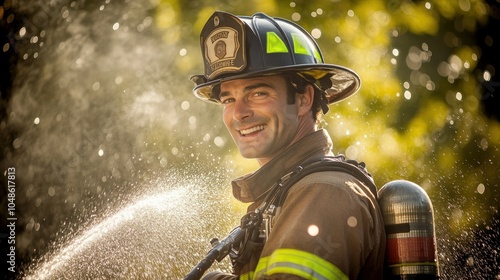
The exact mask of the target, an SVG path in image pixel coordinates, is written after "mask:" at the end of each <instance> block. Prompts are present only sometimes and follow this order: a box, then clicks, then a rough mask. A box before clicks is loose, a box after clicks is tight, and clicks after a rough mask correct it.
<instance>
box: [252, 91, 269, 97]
mask: <svg viewBox="0 0 500 280" xmlns="http://www.w3.org/2000/svg"><path fill="white" fill-rule="evenodd" d="M253 96H256V97H259V96H267V92H263V91H258V92H255V93H254V94H253Z"/></svg>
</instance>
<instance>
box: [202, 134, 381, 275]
mask: <svg viewBox="0 0 500 280" xmlns="http://www.w3.org/2000/svg"><path fill="white" fill-rule="evenodd" d="M331 147H332V144H331V140H330V137H329V135H328V134H327V132H326V131H325V130H320V131H317V132H315V133H313V134H311V135H309V136H307V137H305V138H303V139H301V140H300V141H299V142H297V143H295V144H294V145H293V146H291V147H290V148H289V149H287V150H286V151H284V152H283V153H281V154H280V155H279V156H278V157H276V158H274V159H273V160H271V161H270V162H268V163H267V164H266V165H264V166H262V167H261V168H260V169H258V170H257V171H256V172H254V173H252V174H248V175H246V176H243V177H240V178H237V179H235V180H234V181H233V182H232V185H233V194H234V196H235V197H236V198H237V199H238V200H240V201H242V202H252V204H251V205H250V206H249V207H248V211H249V212H250V211H254V210H255V209H256V208H257V207H259V206H260V204H261V203H262V200H263V199H264V196H265V192H266V191H267V190H268V189H269V188H270V187H271V186H273V184H274V183H275V182H276V181H277V180H278V179H280V178H281V177H282V176H283V175H284V174H286V173H288V172H290V171H292V170H293V169H294V168H296V167H297V166H298V165H299V164H300V163H302V162H303V161H304V160H306V159H308V158H312V157H319V156H323V155H332V151H331ZM384 252H385V232H384V225H383V220H382V216H381V213H380V209H379V206H378V203H377V199H376V196H375V195H374V194H373V193H372V192H371V191H370V190H369V188H368V187H367V186H365V185H364V184H363V183H362V182H361V181H359V180H358V179H356V178H355V177H353V176H351V175H349V174H347V173H343V172H338V171H324V172H317V173H313V174H310V175H307V176H305V177H304V178H302V179H301V180H300V181H298V182H297V183H296V184H295V185H293V186H292V187H291V188H290V189H289V191H288V195H287V198H286V200H285V202H284V204H283V206H282V208H281V210H280V212H279V213H278V215H277V216H276V217H275V218H274V225H273V227H272V231H271V233H270V235H269V239H268V240H267V242H266V244H265V245H264V248H263V249H262V252H255V253H254V254H253V255H252V258H251V259H250V261H249V262H248V263H247V264H245V265H244V266H243V267H242V269H241V271H238V272H237V274H238V275H239V276H240V279H253V278H256V279H301V278H307V277H308V276H314V277H317V278H319V279H382V271H383V264H384ZM236 278H237V277H236V276H235V275H227V274H222V273H220V272H214V273H210V274H209V275H207V276H206V277H205V278H204V279H236Z"/></svg>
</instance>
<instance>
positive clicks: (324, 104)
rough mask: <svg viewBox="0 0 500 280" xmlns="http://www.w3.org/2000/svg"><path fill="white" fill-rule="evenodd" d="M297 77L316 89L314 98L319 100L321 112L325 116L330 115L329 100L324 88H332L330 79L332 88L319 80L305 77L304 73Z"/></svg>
mask: <svg viewBox="0 0 500 280" xmlns="http://www.w3.org/2000/svg"><path fill="white" fill-rule="evenodd" d="M297 75H298V76H299V77H301V78H302V79H304V80H305V81H306V82H308V83H310V84H311V85H312V86H313V87H314V89H315V92H314V98H317V99H319V104H320V105H321V111H323V115H324V114H326V113H328V111H330V108H329V107H328V98H326V91H325V90H324V89H323V88H329V87H331V81H330V78H329V77H328V79H327V80H328V81H329V82H330V86H328V85H326V83H325V82H323V83H321V81H320V80H317V79H315V78H313V77H311V76H309V75H305V74H302V73H297ZM325 78H326V76H325V77H323V78H322V79H325ZM325 86H326V87H325Z"/></svg>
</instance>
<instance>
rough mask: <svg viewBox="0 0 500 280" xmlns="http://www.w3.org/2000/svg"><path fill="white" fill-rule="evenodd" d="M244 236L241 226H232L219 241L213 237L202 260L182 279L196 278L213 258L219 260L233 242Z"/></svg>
mask: <svg viewBox="0 0 500 280" xmlns="http://www.w3.org/2000/svg"><path fill="white" fill-rule="evenodd" d="M244 236H245V230H243V229H241V227H239V226H238V227H236V228H234V229H233V230H232V231H231V232H230V233H229V235H228V236H226V237H225V238H224V239H222V240H221V241H219V240H218V239H217V238H214V239H212V240H211V241H210V243H211V244H212V249H211V250H210V251H208V253H207V255H206V256H205V258H204V259H203V260H201V261H200V262H199V263H198V264H197V265H196V266H195V267H194V268H193V269H192V270H191V271H190V272H189V273H188V274H187V275H186V276H185V277H184V280H198V279H200V278H201V276H203V274H204V273H205V271H207V269H209V268H210V267H211V266H212V264H213V263H214V261H215V260H217V261H218V262H220V261H221V260H222V259H224V258H225V257H226V256H227V255H228V254H229V252H230V251H231V248H232V247H233V244H235V243H239V242H241V240H243V237H244Z"/></svg>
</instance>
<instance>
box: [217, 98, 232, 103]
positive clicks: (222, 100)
mask: <svg viewBox="0 0 500 280" xmlns="http://www.w3.org/2000/svg"><path fill="white" fill-rule="evenodd" d="M233 102H234V98H224V99H221V101H220V103H222V104H229V103H233Z"/></svg>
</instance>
